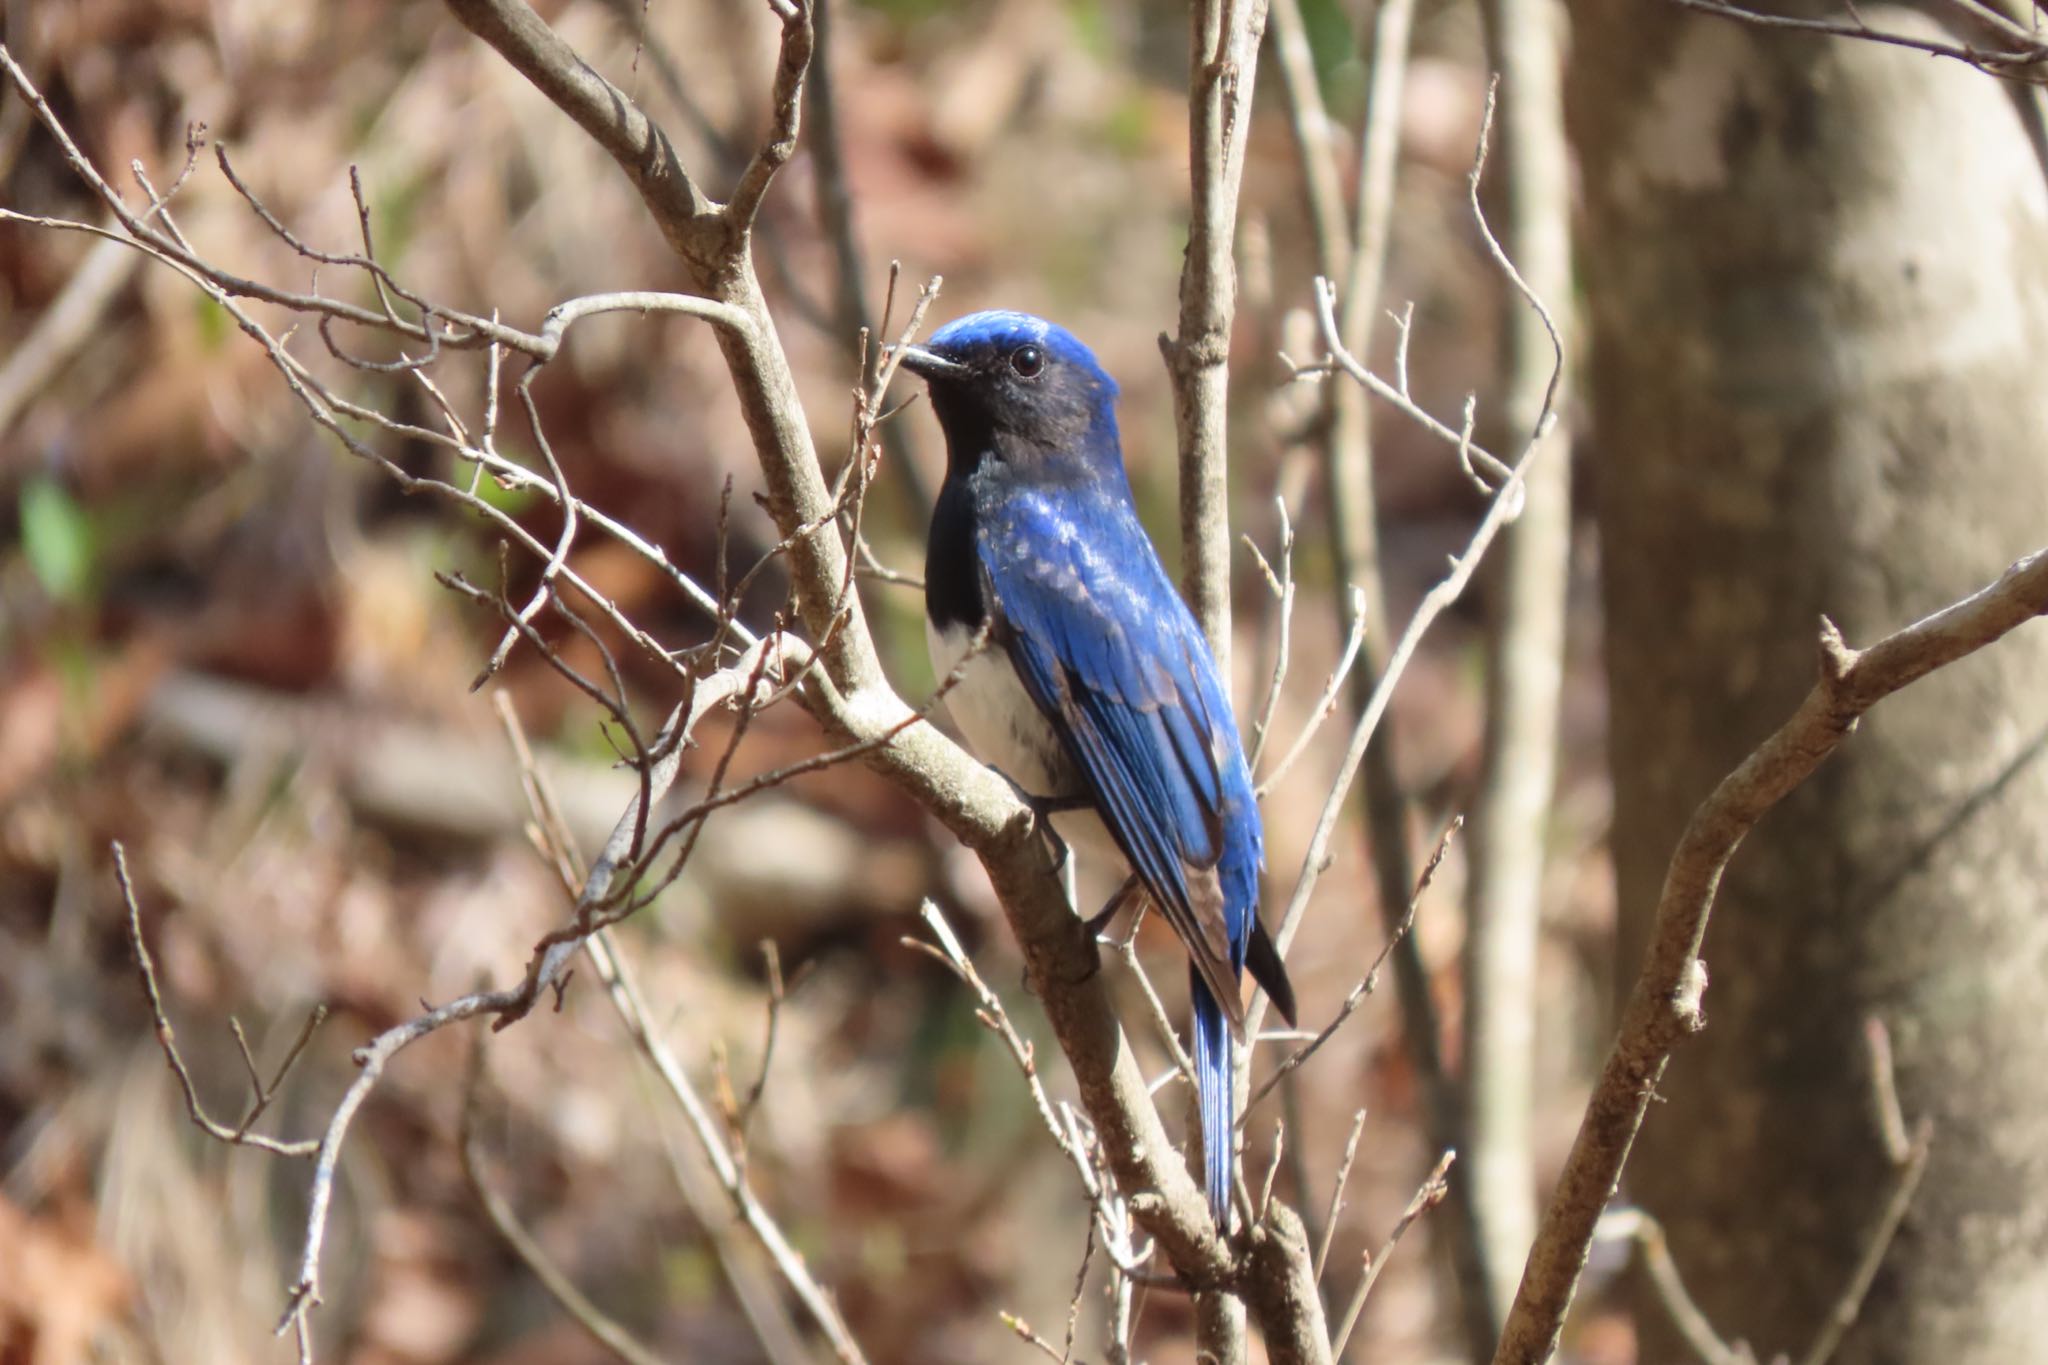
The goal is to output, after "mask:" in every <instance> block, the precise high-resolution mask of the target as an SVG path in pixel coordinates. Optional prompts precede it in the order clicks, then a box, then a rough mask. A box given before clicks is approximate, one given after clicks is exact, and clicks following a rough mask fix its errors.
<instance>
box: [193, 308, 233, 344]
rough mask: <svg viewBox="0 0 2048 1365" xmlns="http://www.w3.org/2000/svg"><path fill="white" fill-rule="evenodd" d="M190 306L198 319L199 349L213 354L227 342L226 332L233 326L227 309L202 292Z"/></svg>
mask: <svg viewBox="0 0 2048 1365" xmlns="http://www.w3.org/2000/svg"><path fill="white" fill-rule="evenodd" d="M192 308H193V312H194V314H195V315H196V316H197V317H198V319H199V349H200V350H202V351H204V352H205V353H206V354H208V355H214V354H216V353H217V352H218V351H219V350H220V348H221V347H222V346H223V345H225V344H226V343H227V339H228V332H229V331H230V330H231V329H232V328H233V327H234V324H233V323H232V322H230V321H229V320H228V310H227V309H225V308H223V307H221V306H220V304H219V303H218V302H216V301H215V300H213V299H210V298H208V297H207V296H206V295H204V294H201V295H199V296H198V297H196V298H194V299H193V301H192Z"/></svg>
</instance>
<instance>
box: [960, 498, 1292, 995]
mask: <svg viewBox="0 0 2048 1365" xmlns="http://www.w3.org/2000/svg"><path fill="white" fill-rule="evenodd" d="M978 541H979V543H978V545H977V547H976V548H977V558H978V560H979V561H980V567H981V571H982V574H983V577H984V583H985V586H986V587H987V589H988V591H989V595H990V597H991V598H992V599H993V602H994V605H995V607H996V608H997V610H998V613H999V623H998V631H997V634H996V636H995V638H996V640H997V642H998V643H999V644H1000V647H1002V648H1003V649H1005V650H1006V651H1007V652H1008V654H1009V657H1010V661H1011V663H1012V665H1013V666H1014V667H1015V668H1016V671H1017V674H1018V676H1019V677H1020V678H1021V679H1022V680H1023V683H1024V686H1025V689H1026V691H1028V692H1029V693H1030V694H1031V697H1032V699H1033V700H1034V701H1035V702H1036V703H1037V704H1038V706H1039V709H1040V710H1041V711H1042V712H1044V714H1045V715H1046V717H1047V718H1048V719H1049V720H1050V721H1051V723H1052V725H1053V727H1054V729H1055V730H1056V731H1058V732H1059V734H1060V735H1061V737H1062V739H1063V740H1064V741H1065V743H1066V745H1067V748H1068V750H1069V752H1070V753H1071V754H1072V756H1073V758H1074V760H1075V764H1076V766H1077V767H1078V768H1079V769H1080V772H1081V775H1082V778H1083V780H1084V781H1085V783H1086V784H1087V787H1088V793H1087V794H1088V795H1089V796H1091V797H1092V798H1093V799H1094V801H1095V805H1096V807H1097V809H1098V810H1099V812H1100V813H1101V815H1102V818H1103V822H1104V823H1105V824H1106V825H1107V826H1108V827H1109V831H1110V834H1111V835H1112V836H1113V837H1114V838H1115V840H1116V842H1117V845H1118V847H1120V848H1121V849H1122V850H1123V852H1124V856H1125V857H1126V858H1128V859H1129V860H1130V863H1131V868H1132V870H1133V871H1134V872H1136V873H1137V875H1138V879H1139V881H1140V883H1141V884H1142V885H1143V886H1144V888H1145V890H1146V891H1147V892H1148V893H1149V894H1150V896H1151V897H1152V899H1153V901H1154V902H1155V903H1156V904H1157V905H1158V906H1159V908H1160V910H1161V911H1162V913H1164V914H1165V916H1166V918H1167V921H1168V923H1170V924H1171V925H1172V926H1173V928H1174V929H1175V930H1176V931H1177V932H1178V933H1179V934H1180V937H1181V938H1182V940H1183V941H1184V942H1185V943H1186V944H1187V948H1188V953H1189V957H1190V959H1191V960H1192V962H1193V964H1194V967H1195V970H1196V973H1197V975H1198V976H1199V977H1200V978H1201V979H1202V980H1203V981H1205V982H1206V983H1207V984H1208V986H1209V990H1210V993H1211V994H1213V995H1214V996H1215V998H1216V999H1217V1001H1219V1002H1220V1003H1221V1004H1222V1006H1223V1008H1224V1010H1225V1011H1226V1012H1227V1013H1228V1015H1229V1018H1230V1020H1231V1022H1232V1023H1233V1024H1241V1023H1242V1021H1243V1004H1242V1002H1241V999H1240V996H1239V994H1238V989H1237V980H1238V976H1239V974H1240V972H1241V971H1242V969H1243V967H1244V955H1245V944H1246V940H1247V937H1248V936H1249V933H1250V929H1251V922H1252V916H1253V914H1254V913H1255V902H1256V897H1257V879H1258V868H1259V862H1260V856H1261V855H1260V834H1259V825H1258V810H1257V806H1256V803H1255V802H1254V800H1253V798H1252V792H1251V781H1250V776H1249V774H1248V772H1247V771H1246V769H1245V763H1244V755H1243V750H1242V749H1241V748H1240V746H1239V742H1238V737H1237V733H1236V728H1235V726H1236V722H1235V721H1234V720H1233V719H1232V717H1231V711H1230V705H1229V702H1228V700H1227V699H1226V694H1225V693H1224V690H1223V686H1222V683H1221V681H1220V680H1219V679H1218V677H1217V675H1216V668H1215V664H1214V662H1213V660H1212V659H1211V657H1210V654H1209V646H1208V642H1207V641H1206V640H1205V639H1204V638H1203V636H1202V632H1201V629H1200V628H1199V627H1198V626H1197V625H1196V624H1195V621H1194V618H1193V617H1192V616H1191V615H1189V613H1188V610H1187V608H1186V607H1185V606H1184V605H1183V604H1182V602H1181V599H1180V594H1179V593H1178V592H1177V591H1176V590H1175V588H1174V586H1173V583H1172V581H1171V580H1170V579H1169V578H1168V577H1167V576H1166V571H1165V569H1164V567H1163V566H1162V565H1161V564H1160V563H1159V558H1158V555H1157V554H1156V553H1155V552H1154V551H1153V549H1152V544H1151V542H1150V541H1149V540H1148V539H1147V538H1146V536H1145V533H1144V530H1143V528H1142V527H1141V526H1140V525H1139V523H1138V519H1137V515H1136V513H1135V512H1134V511H1133V510H1132V509H1131V507H1130V505H1129V504H1128V503H1127V502H1125V501H1123V500H1122V499H1120V498H1110V497H1097V498H1079V499H1076V498H1072V497H1068V498H1062V499H1059V500H1057V501H1055V500H1053V499H1049V498H1046V497H1042V496H1030V495H1025V496H1015V497H1012V498H1009V499H1006V500H1005V505H1004V506H1003V508H1002V509H1001V510H1000V511H999V512H997V513H995V514H994V515H993V516H990V517H988V518H986V519H985V520H984V521H983V523H982V525H981V526H980V528H979V531H978ZM1045 794H1046V795H1066V794H1067V793H1045Z"/></svg>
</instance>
